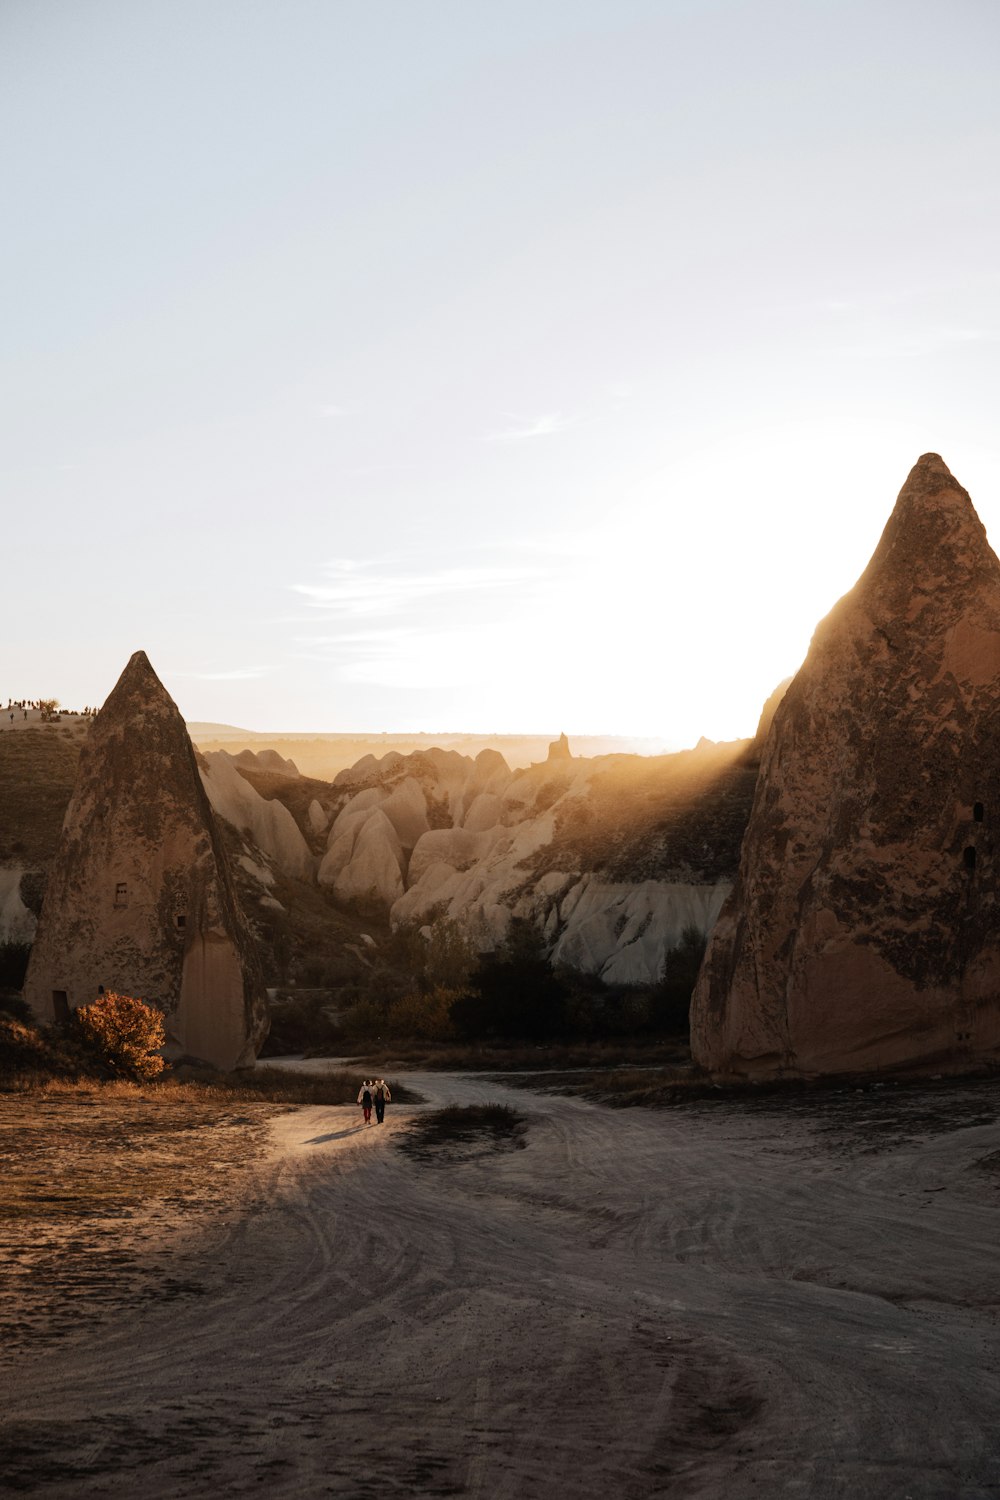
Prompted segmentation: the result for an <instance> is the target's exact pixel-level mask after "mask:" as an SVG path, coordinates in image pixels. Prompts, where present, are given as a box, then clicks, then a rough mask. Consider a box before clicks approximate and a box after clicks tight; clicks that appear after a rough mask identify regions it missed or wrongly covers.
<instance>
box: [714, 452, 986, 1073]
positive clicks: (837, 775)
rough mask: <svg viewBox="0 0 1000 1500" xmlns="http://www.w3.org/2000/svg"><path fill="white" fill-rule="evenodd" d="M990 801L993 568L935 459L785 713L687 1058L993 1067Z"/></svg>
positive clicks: (922, 463)
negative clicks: (987, 1061)
mask: <svg viewBox="0 0 1000 1500" xmlns="http://www.w3.org/2000/svg"><path fill="white" fill-rule="evenodd" d="M998 803H1000V562H998V560H997V558H996V557H995V555H994V554H993V552H992V550H991V549H990V546H989V544H988V543H987V540H986V534H985V532H984V530H983V527H982V525H981V523H980V521H979V519H978V517H977V516H976V513H975V511H974V510H973V507H972V502H971V500H970V499H969V496H968V495H967V494H966V492H965V491H964V490H963V489H962V488H961V486H960V485H959V484H958V483H957V482H956V481H955V480H954V479H953V478H952V476H951V474H950V473H949V472H948V469H947V468H946V467H945V465H944V463H943V462H942V461H941V459H940V458H939V457H938V456H937V455H936V454H933V453H930V454H925V455H924V456H923V457H922V458H921V459H920V460H919V462H918V463H917V464H916V466H915V467H914V469H913V470H912V472H911V474H910V476H909V478H908V480H907V482H906V484H905V485H904V487H903V489H902V491H901V492H900V495H899V499H898V501H897V503H896V507H895V509H894V511H893V513H892V516H891V518H890V520H889V522H888V525H887V526H886V528H885V531H884V532H883V534H882V538H881V541H880V542H879V545H878V548H877V549H876V551H875V554H874V556H873V557H872V560H871V562H870V563H869V565H868V567H867V569H866V570H865V572H864V574H863V575H862V577H861V579H860V580H859V582H858V583H857V585H856V586H855V587H854V589H852V591H851V592H850V593H849V594H847V595H846V596H845V597H844V598H843V599H841V600H840V602H839V603H838V604H837V605H836V606H835V608H834V609H833V610H832V612H831V613H830V614H829V615H828V616H827V617H826V619H825V620H823V621H822V622H821V623H820V625H819V626H818V627H817V630H816V633H815V635H814V637H813V641H812V644H811V646H810V649H809V654H808V656H807V657H806V660H805V663H804V665H803V666H802V668H801V670H800V671H799V673H798V675H797V676H796V677H795V679H794V681H793V682H792V684H791V686H790V687H789V688H788V691H787V693H786V694H785V696H784V698H783V699H782V701H781V703H780V705H779V706H778V708H777V710H776V712H775V715H774V721H773V724H772V726H771V730H770V734H769V736H768V740H767V743H766V746H765V749H764V754H763V759H762V763H761V771H760V778H759V780H758V784H757V790H756V795H755V799H754V806H753V811H752V814H751V818H750V822H749V825H748V828H747V832H746V836H745V839H744V843H743V852H742V857H741V862H740V871H739V876H738V879H737V882H736V885H735V887H734V890H733V892H732V895H731V897H730V898H729V900H728V901H727V903H726V905H725V907H724V908H723V911H722V913H721V915H720V917H719V921H718V923H717V925H716V927H715V931H714V934H713V937H712V941H711V944H710V947H709V950H708V953H707V955H706V959H705V963H704V965H703V968H702V972H701V975H700V977H699V980H698V984H697V987H696V990H695V995H694V999H693V1003H692V1016H691V1019H692V1045H693V1048H694V1053H695V1057H696V1059H697V1060H698V1061H699V1062H700V1063H701V1064H702V1065H703V1066H705V1067H706V1068H709V1069H711V1070H712V1071H714V1072H716V1073H720V1074H738V1075H749V1076H766V1075H776V1074H782V1073H792V1074H805V1075H814V1074H828V1073H841V1072H853V1071H862V1070H874V1069H880V1068H898V1067H903V1066H916V1067H920V1066H933V1067H945V1066H946V1067H949V1068H956V1069H957V1068H962V1067H968V1066H970V1065H972V1064H973V1063H974V1062H975V1061H976V1060H977V1059H982V1058H995V1057H996V1056H997V1053H998V1050H1000V928H998V924H997V867H998V857H997V850H996V847H995V841H996V836H997V828H998V823H1000V805H998Z"/></svg>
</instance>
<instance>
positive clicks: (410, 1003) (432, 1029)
mask: <svg viewBox="0 0 1000 1500" xmlns="http://www.w3.org/2000/svg"><path fill="white" fill-rule="evenodd" d="M457 998H458V991H457V990H449V989H445V988H444V986H443V985H435V986H434V988H433V989H432V990H429V991H428V992H427V993H426V994H421V993H419V992H418V991H413V992H411V993H410V994H409V995H403V996H402V997H401V998H400V999H399V1000H394V1001H393V1003H392V1005H390V1007H389V1015H388V1017H387V1022H386V1024H387V1027H388V1033H389V1035H390V1036H391V1037H406V1038H410V1037H412V1038H415V1039H416V1040H418V1041H426V1042H442V1041H447V1040H448V1039H450V1038H451V1037H453V1036H454V1034H455V1028H454V1026H453V1025H452V1023H451V1007H452V1004H453V1002H454V1001H455V1000H456V999H457Z"/></svg>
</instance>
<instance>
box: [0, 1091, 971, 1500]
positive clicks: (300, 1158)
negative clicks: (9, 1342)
mask: <svg viewBox="0 0 1000 1500" xmlns="http://www.w3.org/2000/svg"><path fill="white" fill-rule="evenodd" d="M412 1082H413V1083H414V1084H415V1086H416V1087H418V1088H419V1089H420V1091H421V1092H422V1093H423V1094H425V1096H426V1097H427V1098H428V1099H430V1100H432V1101H433V1102H434V1103H445V1102H455V1103H476V1102H484V1101H486V1100H498V1101H500V1102H509V1103H511V1104H513V1105H514V1107H515V1108H517V1109H519V1110H521V1111H522V1112H523V1113H525V1114H526V1115H527V1116H528V1117H529V1120H530V1128H529V1132H528V1137H527V1147H526V1149H525V1150H523V1151H510V1152H505V1153H499V1154H493V1155H487V1156H478V1157H475V1158H470V1159H467V1160H460V1161H457V1162H451V1163H443V1162H442V1163H430V1164H421V1163H418V1162H415V1161H413V1160H412V1159H411V1158H410V1157H408V1156H406V1155H404V1154H403V1153H401V1152H399V1151H398V1150H397V1149H396V1142H397V1141H398V1139H399V1138H400V1136H401V1135H402V1133H403V1132H405V1130H406V1129H407V1117H408V1114H409V1113H411V1112H409V1111H404V1110H401V1109H396V1108H395V1107H393V1109H392V1110H391V1111H390V1114H389V1116H388V1117H387V1123H386V1125H385V1126H384V1127H381V1128H380V1129H377V1130H376V1129H374V1128H373V1129H372V1130H371V1131H369V1132H353V1133H347V1134H345V1133H344V1132H343V1130H342V1127H343V1125H344V1123H345V1122H346V1121H347V1120H349V1119H350V1118H351V1116H350V1112H349V1111H343V1112H341V1111H337V1110H320V1109H306V1110H301V1111H298V1112H297V1113H296V1114H295V1115H292V1116H285V1117H283V1118H282V1119H281V1120H280V1121H279V1122H278V1123H277V1125H276V1127H275V1129H276V1132H277V1136H278V1140H279V1150H278V1152H277V1154H276V1155H275V1157H274V1159H273V1160H271V1161H269V1162H267V1163H264V1164H263V1165H261V1166H259V1167H258V1168H256V1169H255V1176H254V1181H253V1184H252V1187H251V1188H250V1189H248V1191H247V1193H246V1196H247V1198H248V1199H251V1198H252V1199H253V1200H259V1201H261V1202H263V1204H264V1206H263V1207H262V1208H259V1209H256V1210H254V1211H253V1212H252V1213H250V1214H248V1215H247V1216H246V1217H245V1218H237V1219H235V1220H233V1221H231V1222H230V1223H229V1225H228V1226H223V1227H221V1228H220V1229H219V1230H218V1231H214V1232H213V1233H211V1234H209V1235H208V1236H207V1237H206V1238H205V1241H204V1243H203V1244H202V1245H201V1246H200V1247H192V1248H191V1249H190V1256H191V1259H190V1262H187V1261H186V1262H185V1267H186V1268H187V1267H189V1268H190V1270H191V1272H192V1274H194V1273H196V1276H197V1280H198V1281H199V1282H200V1284H201V1285H202V1286H203V1287H204V1288H205V1290H204V1294H203V1295H201V1296H197V1297H196V1296H190V1297H188V1298H184V1297H180V1298H178V1299H176V1300H174V1301H172V1302H171V1303H169V1304H162V1305H155V1304H154V1305H150V1306H149V1308H148V1309H145V1310H143V1311H141V1312H140V1313H138V1314H137V1313H136V1312H135V1311H134V1310H132V1309H129V1310H127V1311H123V1312H122V1314H121V1315H120V1316H116V1315H115V1314H114V1313H111V1314H108V1315H99V1316H95V1318H94V1319H93V1321H92V1323H91V1324H90V1326H89V1327H88V1328H87V1329H86V1330H85V1332H84V1333H83V1334H82V1335H79V1336H77V1337H75V1338H73V1339H72V1340H64V1341H63V1342H62V1344H61V1345H60V1347H59V1349H58V1350H57V1351H49V1352H46V1351H41V1352H40V1353H39V1354H38V1355H37V1356H35V1357H32V1358H28V1359H25V1360H24V1361H23V1363H22V1366H21V1369H20V1371H19V1375H18V1382H17V1388H16V1391H15V1393H14V1395H13V1397H12V1399H11V1401H10V1402H9V1405H8V1413H7V1422H6V1425H5V1431H4V1439H5V1442H6V1444H7V1448H8V1453H9V1455H10V1457H9V1459H8V1463H7V1464H6V1465H5V1472H6V1474H7V1476H8V1481H9V1482H10V1481H13V1483H14V1485H15V1487H18V1488H19V1489H20V1490H21V1492H23V1493H30V1494H36V1495H51V1496H53V1497H56V1496H58V1497H62V1496H66V1497H69V1496H72V1497H73V1500H78V1497H79V1500H87V1497H89V1496H92V1495H93V1496H96V1495H98V1494H106V1493H108V1485H109V1483H110V1484H117V1485H119V1486H124V1487H127V1486H128V1485H129V1484H134V1485H136V1486H140V1484H141V1491H142V1493H143V1495H144V1500H158V1497H167V1496H170V1497H171V1500H182V1497H184V1496H186V1495H191V1496H194V1495H199V1496H201V1495H204V1494H205V1493H218V1494H220V1495H224V1494H228V1493H232V1494H237V1493H240V1494H242V1493H246V1491H247V1489H249V1488H251V1487H257V1488H260V1489H261V1490H262V1491H263V1492H266V1493H267V1494H268V1495H269V1496H270V1495H274V1496H276V1497H283V1496H289V1497H291V1496H301V1495H304V1494H308V1495H310V1496H311V1495H317V1496H322V1495H325V1494H334V1495H344V1496H348V1495H350V1496H353V1495H355V1494H356V1493H358V1491H359V1486H361V1485H362V1484H370V1485H371V1486H372V1487H373V1488H377V1489H378V1490H379V1491H380V1492H381V1493H383V1494H387V1495H409V1496H413V1495H469V1496H482V1497H487V1496H488V1497H490V1500H530V1497H533V1496H536V1495H537V1496H548V1495H550V1494H551V1493H552V1492H553V1489H554V1488H555V1490H556V1491H557V1492H558V1493H560V1494H563V1495H567V1496H572V1497H574V1500H576V1497H579V1500H591V1497H594V1500H597V1497H601V1500H603V1497H605V1496H606V1495H608V1494H614V1495H616V1496H620V1497H625V1500H630V1497H632V1496H635V1497H638V1496H650V1495H652V1496H658V1495H662V1496H670V1497H671V1500H686V1497H692V1500H696V1497H704V1500H709V1497H710V1500H717V1497H718V1496H719V1495H720V1494H722V1493H725V1494H726V1495H727V1496H731V1497H733V1500H742V1497H749V1496H751V1495H753V1496H759V1495H768V1496H772V1495H773V1496H785V1495H787V1496H803V1495H804V1496H810V1497H813V1496H815V1497H817V1500H820V1497H822V1500H826V1497H836V1500H848V1497H849V1500H864V1497H866V1496H868V1497H872V1500H875V1497H878V1500H883V1497H884V1496H887V1495H893V1496H895V1495H897V1494H898V1495H899V1496H900V1500H902V1497H903V1496H905V1495H910V1496H912V1500H955V1497H956V1496H958V1495H961V1496H962V1497H963V1500H980V1497H986V1496H994V1497H995V1496H997V1495H1000V1447H998V1443H997V1438H996V1435H995V1432H994V1418H995V1412H996V1410H997V1409H998V1402H1000V1383H998V1376H997V1369H998V1365H1000V1341H998V1336H997V1323H996V1317H995V1313H994V1311H993V1301H991V1299H996V1298H997V1295H998V1294H997V1286H998V1284H1000V1276H998V1272H997V1259H996V1250H995V1246H996V1243H997V1230H998V1229H1000V1211H998V1199H997V1195H996V1194H995V1193H994V1192H992V1190H991V1191H985V1190H982V1189H980V1190H979V1191H978V1192H976V1191H967V1190H966V1187H965V1181H966V1179H965V1177H964V1176H963V1175H962V1174H963V1173H964V1172H966V1170H967V1168H968V1166H969V1164H970V1163H972V1162H974V1161H975V1160H976V1159H978V1158H979V1157H983V1156H985V1155H987V1154H988V1152H989V1151H991V1150H996V1149H997V1147H998V1146H1000V1127H995V1126H989V1127H983V1128H980V1129H978V1130H976V1131H972V1130H965V1131H959V1132H955V1133H954V1134H953V1135H949V1136H946V1137H945V1138H943V1139H941V1138H939V1139H936V1140H934V1141H933V1142H930V1143H927V1142H917V1143H915V1144H911V1145H910V1146H907V1147H904V1148H900V1149H894V1150H893V1152H892V1154H891V1157H890V1156H889V1155H885V1156H883V1157H878V1156H873V1157H871V1158H865V1159H864V1160H863V1161H862V1162H861V1163H860V1164H858V1163H856V1162H853V1161H852V1160H851V1159H849V1158H844V1159H841V1158H839V1157H838V1156H836V1154H831V1152H830V1151H828V1150H826V1149H825V1148H819V1147H817V1143H816V1141H815V1139H814V1137H813V1136H812V1134H811V1132H810V1130H809V1128H808V1126H807V1125H806V1124H804V1123H803V1122H801V1121H798V1120H794V1119H793V1120H791V1121H789V1120H785V1119H783V1118H782V1117H781V1116H778V1117H777V1119H775V1118H774V1117H771V1118H769V1119H767V1120H761V1119H758V1118H750V1119H745V1118H740V1117H739V1116H737V1115H736V1114H734V1113H733V1112H732V1111H726V1110H716V1111H713V1112H712V1113H707V1112H706V1113H701V1114H699V1113H688V1112H685V1113H683V1114H682V1113H680V1112H671V1113H669V1114H661V1115H648V1114H644V1113H640V1112H631V1113H627V1114H626V1113H622V1112H618V1111H611V1110H607V1109H603V1108H600V1107H597V1106H594V1105H590V1104H587V1103H583V1102H581V1101H576V1100H568V1101H564V1100H561V1099H560V1100H553V1099H547V1098H534V1097H532V1096H525V1095H524V1094H522V1093H520V1092H516V1093H515V1092H514V1091H507V1090H505V1089H503V1088H502V1087H501V1086H500V1085H494V1084H491V1083H489V1082H488V1081H487V1080H484V1079H481V1078H461V1077H445V1076H431V1075H421V1076H419V1077H417V1078H414V1079H413V1080H412ZM942 1174H945V1175H946V1176H947V1183H948V1185H947V1186H946V1188H945V1191H943V1192H938V1193H935V1194H934V1195H933V1196H932V1198H931V1203H932V1206H931V1207H928V1208H925V1207H923V1206H917V1205H921V1204H922V1203H923V1202H924V1201H925V1197H924V1192H923V1190H924V1189H926V1188H928V1187H936V1186H938V1185H939V1181H938V1180H939V1178H941V1176H942ZM951 1184H954V1186H952V1185H951ZM948 1297H952V1298H953V1303H952V1304H949V1303H948V1302H947V1300H946V1299H947V1298H948ZM908 1298H910V1299H914V1300H917V1299H922V1301H921V1309H920V1310H919V1311H915V1310H912V1309H911V1308H910V1307H909V1306H908V1305H906V1299H908ZM924 1303H926V1304H927V1306H928V1307H929V1308H931V1309H932V1313H928V1312H926V1311H925V1310H924ZM140 1474H141V1481H140V1480H139V1475H140Z"/></svg>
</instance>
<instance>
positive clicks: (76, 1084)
mask: <svg viewBox="0 0 1000 1500" xmlns="http://www.w3.org/2000/svg"><path fill="white" fill-rule="evenodd" d="M360 1087H361V1078H360V1075H359V1074H358V1073H357V1072H354V1071H347V1070H340V1071H337V1072H332V1073H293V1072H290V1071H288V1070H287V1069H285V1068H267V1067H264V1068H255V1069H253V1070H252V1071H251V1070H245V1071H242V1072H239V1073H217V1072H215V1071H214V1070H213V1069H211V1068H194V1067H190V1068H188V1067H181V1068H179V1069H176V1070H175V1071H174V1072H173V1073H171V1074H168V1075H167V1076H166V1077H164V1078H163V1079H162V1080H157V1081H156V1082H155V1083H132V1082H129V1081H127V1080H125V1079H101V1078H57V1077H39V1076H38V1075H37V1074H32V1073H23V1074H13V1075H9V1076H8V1077H6V1078H4V1079H3V1080H2V1082H0V1095H2V1094H15V1095H30V1096H31V1097H32V1098H43V1099H49V1100H53V1101H55V1100H60V1099H62V1100H82V1099H93V1100H98V1099H99V1100H108V1101H110V1100H119V1101H121V1102H123V1103H126V1102H130V1103H134V1104H157V1105H163V1104H177V1105H199V1104H202V1105H212V1104H213V1103H220V1104H277V1105H285V1106H286V1107H288V1108H292V1107H294V1106H295V1105H298V1104H329V1105H335V1104H356V1103H357V1098H358V1089H359V1088H360ZM389 1089H390V1091H391V1093H392V1097H393V1100H394V1101H395V1102H397V1103H399V1104H417V1103H419V1102H420V1097H421V1096H420V1095H419V1094H418V1093H417V1092H416V1091H415V1090H413V1089H408V1088H407V1087H406V1086H405V1084H401V1083H396V1082H395V1081H394V1080H392V1079H390V1080H389Z"/></svg>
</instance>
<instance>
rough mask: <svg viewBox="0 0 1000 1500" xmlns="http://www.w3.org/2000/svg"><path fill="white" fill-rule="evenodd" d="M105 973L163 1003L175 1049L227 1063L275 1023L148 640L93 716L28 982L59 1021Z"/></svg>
mask: <svg viewBox="0 0 1000 1500" xmlns="http://www.w3.org/2000/svg"><path fill="white" fill-rule="evenodd" d="M99 986H103V987H104V989H105V990H121V991H125V992H127V993H129V994H133V995H138V996H140V997H142V998H144V999H146V1000H148V1001H151V1002H155V1003H156V1004H158V1005H160V1006H161V1007H162V1008H163V1010H164V1011H165V1013H166V1020H167V1029H168V1035H169V1037H170V1039H171V1042H172V1045H173V1046H174V1049H175V1050H178V1051H180V1052H184V1053H188V1054H191V1055H192V1056H195V1057H199V1058H203V1059H204V1060H206V1061H208V1062H212V1063H214V1064H216V1065H217V1066H220V1067H224V1068H230V1067H234V1066H239V1065H240V1064H242V1063H246V1062H248V1061H251V1060H252V1058H253V1056H254V1054H255V1051H256V1049H257V1047H258V1046H259V1044H260V1041H261V1039H262V1037H263V1034H264V1032H265V1030H266V1012H265V1006H264V993H263V987H262V982H261V978H260V972H259V968H258V965H257V960H256V957H255V954H254V949H253V943H252V940H251V938H250V933H249V930H248V928H247V925H246V921H245V918H244V917H243V915H242V912H241V911H240V909H239V906H238V903H237V900H236V897H235V894H234V891H233V886H232V880H231V877H230V872H229V869H228V866H227V863H226V857H225V854H224V851H223V847H222V842H221V839H220V837H219V830H218V829H217V827H216V822H215V818H214V815H213V813H212V810H211V807H210V806H209V803H208V799H207V797H206V795H205V792H204V789H203V787H202V784H201V780H200V778H199V773H198V767H197V764H196V762H195V755H194V750H193V748H192V745H191V742H190V740H189V739H188V735H187V730H186V729H185V727H184V721H183V719H182V718H181V716H180V714H179V712H178V710H177V708H176V706H175V704H174V703H173V701H172V699H171V698H170V697H169V695H168V694H167V692H166V690H165V688H164V687H163V685H162V684H161V683H160V681H159V679H158V678H157V676H156V674H155V673H154V671H153V669H152V667H151V666H150V664H149V662H148V660H147V658H146V656H145V654H144V653H143V652H141V651H137V652H136V653H135V655H134V656H133V657H132V659H131V660H130V661H129V663H128V666H127V667H126V668H125V671H124V672H123V673H122V675H121V677H120V679H119V681H118V683H117V685H116V687H115V688H114V690H113V691H112V693H111V695H110V697H109V698H108V700H107V702H106V703H105V705H104V707H103V709H102V710H101V712H100V714H99V715H98V717H97V719H96V721H95V722H94V725H93V728H92V730H91V732H90V734H89V735H88V736H87V739H86V741H85V743H84V746H83V749H82V751H81V754H80V764H79V771H78V775H77V780H76V786H75V789H74V792H73V795H72V798H71V800H70V803H69V806H68V808H67V810H66V816H65V820H64V823H63V829H62V834H61V837H60V841H59V846H58V850H57V852H56V855H55V859H54V861H53V864H52V869H51V873H50V876H49V881H48V886H47V889H46V893H45V901H44V904H43V907H42V913H41V917H40V920H39V925H38V933H37V936H36V939H35V944H34V947H33V949H32V953H31V961H30V965H29V969H28V975H27V979H26V982H25V996H26V998H27V1000H28V1001H29V1003H30V1004H31V1006H32V1008H33V1009H34V1011H35V1014H36V1015H37V1016H38V1017H39V1018H40V1019H41V1020H45V1021H53V1020H58V1019H59V1018H60V1016H63V1015H65V1014H67V1013H68V1011H69V1010H72V1009H74V1008H75V1007H76V1006H78V1005H83V1004H87V1003H88V1002H89V1001H91V1000H93V999H95V998H96V996H97V994H98V988H99Z"/></svg>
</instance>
